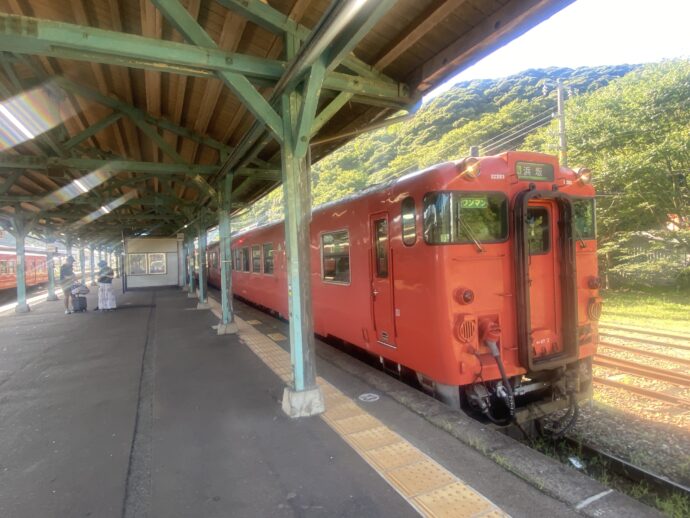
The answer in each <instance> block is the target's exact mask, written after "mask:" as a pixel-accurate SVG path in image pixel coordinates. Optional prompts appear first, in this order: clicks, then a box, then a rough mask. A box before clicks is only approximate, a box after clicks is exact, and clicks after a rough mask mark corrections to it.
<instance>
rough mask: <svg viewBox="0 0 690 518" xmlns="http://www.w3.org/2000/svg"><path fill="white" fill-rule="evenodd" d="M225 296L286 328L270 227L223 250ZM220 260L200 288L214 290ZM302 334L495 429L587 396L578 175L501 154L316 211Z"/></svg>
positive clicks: (590, 282) (588, 299)
mask: <svg viewBox="0 0 690 518" xmlns="http://www.w3.org/2000/svg"><path fill="white" fill-rule="evenodd" d="M232 250H233V274H232V282H233V291H234V294H235V295H236V296H239V297H241V298H243V299H246V300H248V301H250V302H252V303H254V304H257V305H259V306H263V307H265V308H268V309H270V310H272V311H274V312H276V313H278V314H279V315H282V316H284V317H286V318H287V316H288V299H287V276H286V263H285V240H284V229H283V224H282V222H280V223H275V224H271V225H267V226H264V227H261V228H256V229H253V230H250V231H247V232H244V233H241V234H238V235H236V236H234V238H233V242H232ZM219 257H220V256H219V250H218V245H217V244H216V245H213V246H211V247H209V249H208V255H207V261H208V266H209V270H208V271H209V274H208V275H209V283H210V284H212V285H215V286H217V287H220V269H219V264H220V262H219ZM311 268H312V278H311V280H312V297H313V311H314V329H315V332H316V333H317V334H318V335H321V336H324V337H335V338H337V339H339V340H342V341H345V342H347V343H349V344H352V345H354V346H356V347H359V348H361V349H363V350H365V351H367V352H368V353H370V354H371V355H374V356H377V357H379V360H380V362H381V363H382V364H383V365H384V367H386V368H387V370H393V371H394V372H395V371H397V372H399V373H402V374H411V375H412V376H414V377H415V378H416V379H417V381H418V382H419V384H420V385H421V387H422V388H424V389H425V390H426V391H428V392H430V393H432V394H434V395H435V396H436V397H438V398H439V399H441V400H443V401H445V402H447V403H448V404H450V405H452V406H454V407H457V408H460V407H462V408H465V409H467V410H469V411H472V412H475V413H478V414H479V415H483V416H484V417H485V418H488V419H491V420H492V421H494V422H497V423H501V424H503V423H507V422H510V421H513V420H517V421H518V422H525V421H530V420H532V419H535V418H540V417H543V416H544V415H545V414H549V413H552V412H554V411H556V410H559V409H565V408H568V409H569V411H568V413H567V415H571V416H572V415H573V414H574V415H577V402H578V401H579V400H582V399H583V398H589V397H590V395H591V358H592V356H593V355H594V354H595V352H596V347H597V342H598V331H597V320H598V318H599V315H600V312H601V299H600V297H599V285H600V280H599V277H598V276H597V255H596V240H595V217H594V188H593V187H592V186H591V185H590V184H589V171H587V170H579V171H577V172H576V171H573V170H570V169H567V168H564V167H560V166H559V163H558V159H557V158H556V157H553V156H550V155H544V154H540V153H527V152H508V153H504V154H501V155H498V156H488V157H482V158H474V157H472V158H465V159H463V160H459V161H456V162H449V163H445V164H440V165H437V166H434V167H431V168H429V169H426V170H424V171H419V172H416V173H412V174H408V175H407V176H405V177H402V178H400V179H397V180H395V181H392V182H389V183H387V184H384V185H379V186H374V187H372V188H370V189H367V190H365V191H363V192H361V193H358V194H357V195H356V196H352V197H350V198H347V199H344V200H341V201H338V202H334V203H331V204H328V205H325V206H322V207H320V208H318V209H316V210H315V211H314V213H313V218H312V222H311Z"/></svg>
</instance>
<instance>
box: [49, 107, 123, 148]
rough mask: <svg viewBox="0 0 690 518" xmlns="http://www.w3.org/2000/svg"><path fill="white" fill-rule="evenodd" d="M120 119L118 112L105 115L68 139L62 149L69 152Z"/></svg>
mask: <svg viewBox="0 0 690 518" xmlns="http://www.w3.org/2000/svg"><path fill="white" fill-rule="evenodd" d="M120 118H122V114H121V113H118V112H113V113H111V114H110V115H107V116H105V117H103V118H102V119H101V120H99V121H98V122H97V123H95V124H93V125H91V126H89V127H88V128H86V129H85V130H84V131H82V132H80V133H77V134H76V135H75V136H74V137H72V138H71V139H69V140H68V141H67V142H65V143H64V144H63V145H62V147H63V148H64V149H65V150H70V149H72V148H73V147H75V146H78V145H79V144H81V143H82V142H84V141H85V140H86V139H88V138H90V137H92V136H94V135H95V134H96V133H98V132H99V131H101V130H103V129H105V128H107V127H108V126H110V125H111V124H113V123H114V122H117V121H118V120H119V119H120Z"/></svg>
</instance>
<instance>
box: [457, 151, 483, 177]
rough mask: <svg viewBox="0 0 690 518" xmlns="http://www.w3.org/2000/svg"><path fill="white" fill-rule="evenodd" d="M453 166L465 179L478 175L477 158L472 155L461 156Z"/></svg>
mask: <svg viewBox="0 0 690 518" xmlns="http://www.w3.org/2000/svg"><path fill="white" fill-rule="evenodd" d="M455 167H456V168H457V170H458V174H459V175H460V176H462V177H463V178H464V179H465V180H474V179H475V178H477V177H478V176H479V159H477V158H475V157H473V156H470V157H467V158H463V159H462V160H460V162H458V163H457V164H456V166H455Z"/></svg>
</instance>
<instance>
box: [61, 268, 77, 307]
mask: <svg viewBox="0 0 690 518" xmlns="http://www.w3.org/2000/svg"><path fill="white" fill-rule="evenodd" d="M73 265H74V257H72V256H71V255H70V256H69V257H68V258H67V261H66V262H65V264H63V265H62V266H60V287H61V288H62V295H63V296H64V298H65V315H69V314H70V313H72V310H71V309H70V305H69V303H70V300H71V298H72V284H74V281H75V279H76V277H75V276H74V269H73Z"/></svg>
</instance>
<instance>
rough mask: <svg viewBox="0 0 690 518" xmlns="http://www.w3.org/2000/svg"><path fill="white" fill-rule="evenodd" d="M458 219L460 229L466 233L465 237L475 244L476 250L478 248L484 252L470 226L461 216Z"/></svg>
mask: <svg viewBox="0 0 690 518" xmlns="http://www.w3.org/2000/svg"><path fill="white" fill-rule="evenodd" d="M458 221H459V222H460V226H462V229H463V230H464V231H465V234H467V237H469V238H470V239H471V240H472V241H473V242H474V244H475V245H476V246H477V250H479V251H480V252H484V248H482V245H480V244H479V240H478V239H477V238H476V236H475V235H474V233H473V232H472V230H471V229H470V226H469V225H468V224H467V223H465V220H464V219H462V218H458Z"/></svg>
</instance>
